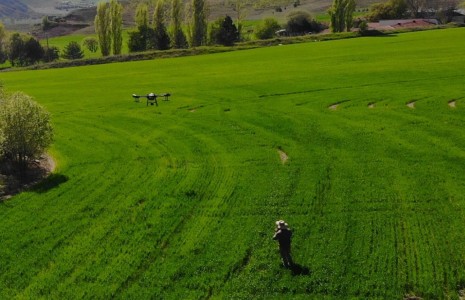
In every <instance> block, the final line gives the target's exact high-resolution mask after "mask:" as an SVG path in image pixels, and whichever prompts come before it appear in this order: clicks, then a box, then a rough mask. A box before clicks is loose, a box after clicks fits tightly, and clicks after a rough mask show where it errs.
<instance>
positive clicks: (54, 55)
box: [43, 46, 60, 62]
mask: <svg viewBox="0 0 465 300" xmlns="http://www.w3.org/2000/svg"><path fill="white" fill-rule="evenodd" d="M58 58H60V50H58V48H57V47H55V46H50V47H48V48H45V52H44V57H43V61H44V62H52V61H56V60H58Z"/></svg>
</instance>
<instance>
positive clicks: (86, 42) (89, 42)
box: [82, 37, 98, 53]
mask: <svg viewBox="0 0 465 300" xmlns="http://www.w3.org/2000/svg"><path fill="white" fill-rule="evenodd" d="M82 45H83V46H84V47H86V48H87V49H88V50H89V51H90V52H92V53H95V52H97V50H98V41H97V39H96V38H93V37H86V38H85V39H83V40H82Z"/></svg>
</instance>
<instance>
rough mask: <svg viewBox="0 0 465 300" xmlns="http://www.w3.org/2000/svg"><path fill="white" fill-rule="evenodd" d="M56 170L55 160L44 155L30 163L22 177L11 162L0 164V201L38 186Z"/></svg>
mask: <svg viewBox="0 0 465 300" xmlns="http://www.w3.org/2000/svg"><path fill="white" fill-rule="evenodd" d="M54 170H55V162H54V160H53V159H52V158H51V157H50V156H48V155H43V156H41V157H40V158H39V159H37V160H34V161H32V162H30V163H29V165H28V167H27V170H26V171H24V174H23V175H22V176H20V175H19V174H18V172H17V171H16V169H15V168H14V167H13V165H12V164H11V163H10V162H7V161H3V162H0V201H2V200H6V199H8V198H11V197H12V196H14V195H16V194H18V193H20V192H22V191H25V190H27V189H29V188H31V187H32V186H34V185H36V184H38V183H39V182H41V181H42V180H43V179H45V178H46V177H47V176H48V175H50V173H52V172H53V171H54Z"/></svg>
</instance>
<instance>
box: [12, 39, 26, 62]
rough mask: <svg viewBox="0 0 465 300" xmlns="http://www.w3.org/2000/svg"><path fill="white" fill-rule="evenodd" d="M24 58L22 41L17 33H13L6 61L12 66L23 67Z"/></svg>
mask: <svg viewBox="0 0 465 300" xmlns="http://www.w3.org/2000/svg"><path fill="white" fill-rule="evenodd" d="M25 57H26V53H25V51H24V40H23V38H22V37H21V35H20V34H19V33H14V34H13V35H11V37H10V42H9V51H8V59H9V60H10V63H11V65H12V66H23V65H25Z"/></svg>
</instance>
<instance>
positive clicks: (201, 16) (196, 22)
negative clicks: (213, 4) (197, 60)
mask: <svg viewBox="0 0 465 300" xmlns="http://www.w3.org/2000/svg"><path fill="white" fill-rule="evenodd" d="M207 14H208V13H207V4H206V3H205V0H192V29H191V37H190V43H191V46H192V47H197V46H202V45H205V44H206V39H207V26H208V23H207Z"/></svg>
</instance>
